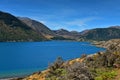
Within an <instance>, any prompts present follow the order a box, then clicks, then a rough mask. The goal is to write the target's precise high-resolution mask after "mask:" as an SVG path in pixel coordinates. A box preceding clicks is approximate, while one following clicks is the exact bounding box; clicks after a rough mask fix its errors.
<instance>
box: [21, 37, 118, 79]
mask: <svg viewBox="0 0 120 80" xmlns="http://www.w3.org/2000/svg"><path fill="white" fill-rule="evenodd" d="M119 42H120V39H114V40H109V41H106V42H105V43H103V44H108V43H109V47H110V46H112V45H113V44H115V45H114V46H112V47H113V48H111V49H110V48H109V47H108V46H107V45H106V48H108V49H107V51H105V52H98V53H95V54H92V55H85V54H84V55H82V56H81V57H80V58H77V59H73V60H69V61H63V60H62V58H60V57H59V58H58V59H57V60H56V61H55V62H54V63H53V64H52V65H50V66H49V67H48V69H46V70H45V71H41V72H37V73H34V74H33V75H30V76H27V77H25V78H22V79H21V80H34V79H35V80H119V79H120V75H119V72H120V51H119V50H120V45H119ZM117 43H118V45H116V44H117ZM114 47H116V48H118V49H114Z"/></svg>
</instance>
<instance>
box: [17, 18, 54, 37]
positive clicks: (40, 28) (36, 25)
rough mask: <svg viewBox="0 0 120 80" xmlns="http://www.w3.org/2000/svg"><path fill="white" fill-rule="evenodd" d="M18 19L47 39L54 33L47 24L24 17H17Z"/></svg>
mask: <svg viewBox="0 0 120 80" xmlns="http://www.w3.org/2000/svg"><path fill="white" fill-rule="evenodd" d="M18 19H20V20H21V21H22V22H24V23H25V24H27V25H28V26H30V27H31V28H32V29H34V30H35V31H36V32H37V33H39V34H42V35H44V36H45V37H46V38H48V39H50V38H51V37H53V36H54V35H55V34H54V32H53V31H52V30H50V29H49V28H48V27H47V26H45V25H44V24H42V23H40V22H38V21H36V20H32V19H30V18H25V17H18Z"/></svg>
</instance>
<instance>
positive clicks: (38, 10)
mask: <svg viewBox="0 0 120 80" xmlns="http://www.w3.org/2000/svg"><path fill="white" fill-rule="evenodd" d="M0 10H1V11H4V12H9V13H11V14H13V15H15V16H21V17H29V18H32V19H34V20H38V21H40V22H42V23H44V24H45V25H47V26H48V27H49V28H50V29H53V30H55V29H61V28H64V29H67V30H70V31H71V30H76V31H82V30H85V29H92V28H97V27H101V28H102V27H108V26H114V25H120V18H119V17H120V0H0Z"/></svg>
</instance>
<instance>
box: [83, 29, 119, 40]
mask: <svg viewBox="0 0 120 80" xmlns="http://www.w3.org/2000/svg"><path fill="white" fill-rule="evenodd" d="M81 38H84V39H85V40H98V41H99V40H110V39H118V38H120V28H118V27H117V28H116V27H111V28H97V29H92V30H89V31H88V32H86V33H85V34H83V35H82V37H81Z"/></svg>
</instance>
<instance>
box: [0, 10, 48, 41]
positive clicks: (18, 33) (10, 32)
mask: <svg viewBox="0 0 120 80" xmlns="http://www.w3.org/2000/svg"><path fill="white" fill-rule="evenodd" d="M41 40H46V38H45V37H44V36H42V35H41V34H37V33H36V32H35V31H34V30H32V29H31V28H30V27H29V26H27V25H26V24H24V23H23V22H21V21H20V20H19V19H17V18H16V17H14V16H13V15H11V14H8V13H4V12H0V41H41Z"/></svg>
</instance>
